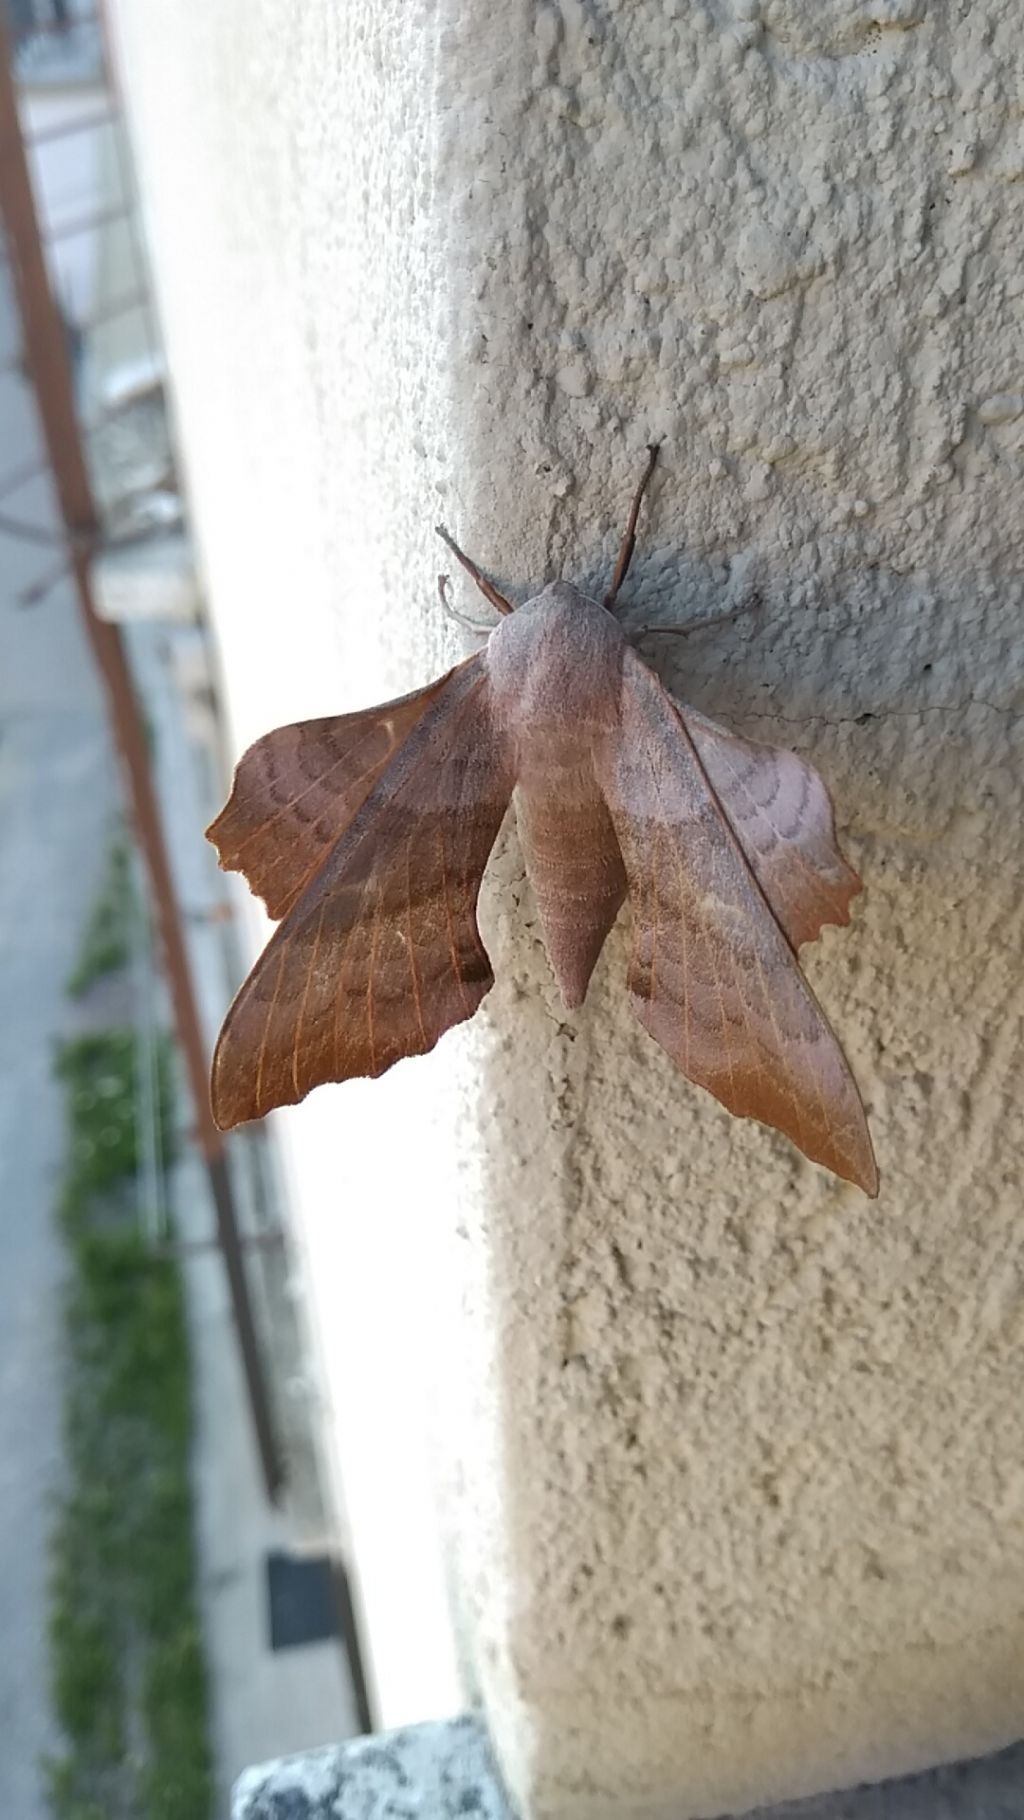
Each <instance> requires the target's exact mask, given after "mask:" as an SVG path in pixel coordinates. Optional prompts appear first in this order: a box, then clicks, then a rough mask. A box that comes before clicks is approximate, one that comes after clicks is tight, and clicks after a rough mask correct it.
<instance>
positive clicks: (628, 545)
mask: <svg viewBox="0 0 1024 1820" xmlns="http://www.w3.org/2000/svg"><path fill="white" fill-rule="evenodd" d="M657 460H658V444H657V443H656V442H650V443H648V445H647V466H646V467H645V469H644V471H643V473H642V474H641V476H640V485H639V486H638V487H637V490H636V492H635V493H634V495H633V504H632V505H631V506H630V508H629V517H628V518H627V520H626V529H625V530H624V531H623V533H622V542H621V544H620V545H619V559H618V561H617V563H616V564H615V573H614V575H613V576H612V585H611V587H610V588H609V589H608V592H607V594H606V595H605V597H604V605H605V606H606V607H607V608H608V609H609V611H610V610H611V608H612V607H613V606H614V605H615V599H616V595H617V594H618V592H619V589H620V588H621V586H622V584H623V582H624V581H625V579H626V576H627V574H628V573H629V565H630V562H631V560H632V557H633V551H634V549H635V548H636V522H637V519H638V518H639V516H640V506H641V504H642V502H643V497H644V494H645V493H646V491H647V483H648V481H649V480H650V478H651V475H652V474H653V473H654V468H655V464H656V462H657Z"/></svg>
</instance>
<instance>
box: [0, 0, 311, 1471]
mask: <svg viewBox="0 0 1024 1820" xmlns="http://www.w3.org/2000/svg"><path fill="white" fill-rule="evenodd" d="M0 211H2V214H3V220H4V225H5V228H6V231H7V240H8V247H9V250H10V256H11V265H12V269H13V274H14V280H15V286H16V292H17V298H18V308H19V311H20V315H21V324H22V333H23V335H24V338H25V356H26V361H27V365H28V369H29V372H30V373H31V375H32V379H33V383H34V385H35V389H36V397H37V400H38V405H39V414H40V417H41V419H42V426H43V435H44V439H45V442H46V448H47V452H48V455H49V460H50V466H51V469H52V471H53V477H54V481H55V483H56V487H57V495H58V499H59V501H60V511H61V516H62V518H63V520H64V525H65V528H66V530H67V532H68V554H69V567H70V570H71V573H72V576H73V578H74V582H75V588H76V591H77V594H78V603H79V608H80V611H81V615H82V621H83V624H84V626H85V631H86V634H87V636H88V639H89V643H90V645H91V647H92V652H93V656H94V657H95V660H96V663H97V666H98V668H99V671H100V675H101V677H102V679H103V683H104V687H105V689H106V694H107V705H108V709H109V713H110V720H111V725H112V728H113V732H114V738H115V740H116V743H117V747H118V751H119V753H120V755H121V760H122V765H123V769H124V773H125V778H126V781H127V785H128V792H129V797H130V800H131V805H132V815H133V820H134V824H135V831H136V834H137V837H138V840H139V844H140V846H141V848H142V852H143V855H144V857H145V861H146V866H147V870H148V872H149V879H150V886H151V889H152V893H153V903H154V907H155V911H156V920H157V926H158V929H159V932H160V939H161V945H162V947H163V953H164V961H165V965H166V969H167V979H168V984H169V986H170V992H171V1000H172V1004H173V1008H174V1021H175V1025H176V1028H177V1033H178V1041H179V1043H180V1045H181V1049H182V1053H183V1055H184V1058H185V1066H186V1069H187V1072H188V1077H189V1084H190V1087H191V1090H192V1098H193V1101H194V1104H195V1115H196V1131H197V1135H198V1139H199V1143H200V1146H201V1148H202V1152H203V1157H204V1159H205V1162H206V1167H207V1171H208V1174H209V1178H210V1186H211V1189H212V1191H213V1200H214V1206H215V1209H216V1218H217V1237H218V1240H219V1243H220V1247H221V1250H222V1252H223V1256H224V1264H225V1268H226V1270H227V1274H228V1283H229V1287H230V1291H231V1301H232V1306H233V1309H234V1315H235V1323H236V1326H237V1329H238V1338H239V1344H240V1346H241V1352H242V1363H243V1368H244V1371H245V1377H246V1384H247V1387H248V1392H249V1404H250V1408H251V1410H252V1417H253V1424H254V1427H255V1430H256V1439H257V1444H258V1447H259V1453H260V1461H261V1464H262V1468H263V1477H264V1481H265V1484H266V1488H267V1493H268V1495H269V1496H270V1497H271V1498H274V1497H275V1496H276V1494H277V1492H278V1491H279V1489H280V1487H281V1484H282V1478H283V1474H282V1467H281V1462H280V1459H279V1456H278V1451H277V1446H276V1442H275V1437H274V1429H273V1423H272V1420H271V1413H270V1402H269V1398H268V1395H267V1387H266V1381H265V1379H264V1375H263V1366H262V1361H261V1358H260V1354H259V1347H258V1343H257V1339H256V1327H255V1323H254V1320H253V1312H252V1303H251V1300H250V1296H249V1286H248V1283H247V1281H246V1276H245V1265H244V1261H243V1257H242V1250H241V1245H240V1243H239V1232H238V1221H237V1218H236V1213H235V1204H234V1196H233V1194H232V1190H231V1181H230V1177H229V1174H228V1169H227V1159H226V1155H225V1149H224V1139H223V1137H222V1135H221V1133H220V1132H219V1131H218V1130H217V1127H216V1125H215V1124H214V1122H213V1114H212V1113H211V1111H210V1100H209V1091H208V1086H207V1081H208V1071H207V1055H206V1045H205V1042H204V1039H203V1032H202V1026H201V1024H200V1020H199V1014H198V1010H197V1007H196V1001H195V995H194V993H193V990H192V978H191V972H190V969H189V962H188V952H187V949H186V946H185V940H184V937H183V934H182V928H181V921H180V917H179V913H178V906H177V901H176V896H175V890H174V881H173V877H172V874H171V868H170V863H169V860H168V856H167V848H166V844H165V841H164V834H163V826H162V822H161V818H160V809H159V804H158V802H157V797H156V792H155V789H154V787H153V779H152V774H151V772H150V765H149V753H148V750H147V744H146V734H145V728H144V724H143V721H142V717H141V715H140V712H139V707H138V702H137V700H136V696H135V689H134V685H133V683H132V677H131V671H130V669H129V665H128V659H127V655H126V652H125V648H124V642H123V640H122V637H121V632H120V628H119V627H117V626H115V625H112V624H110V623H108V622H107V621H105V620H102V619H100V617H99V615H98V614H97V612H96V608H95V603H94V600H93V596H92V583H91V576H90V547H91V546H92V545H93V544H94V543H95V542H97V541H98V539H99V535H100V524H99V519H98V516H97V512H96V507H95V503H94V500H93V495H92V487H91V484H90V481H89V474H88V469H87V467H86V463H85V455H84V452H83V449H82V443H81V438H80V436H79V433H78V421H77V417H76V413H75V402H74V390H73V386H72V380H71V370H70V367H69V364H68V358H67V352H66V347H65V341H64V332H63V328H62V325H61V320H60V315H59V312H58V310H57V305H56V301H55V299H54V296H53V292H52V290H51V288H50V280H49V275H48V272H47V267H46V260H45V256H44V252H43V243H42V239H41V236H40V231H39V220H38V216H37V213H36V207H35V199H34V197H33V193H32V183H31V178H30V176H29V169H28V162H27V159H26V157H25V146H24V141H23V137H22V132H21V125H20V121H19V119H18V106H17V96H16V94H15V89H14V82H13V78H12V75H11V59H10V46H9V42H8V37H7V30H6V26H5V24H4V20H3V17H2V15H0Z"/></svg>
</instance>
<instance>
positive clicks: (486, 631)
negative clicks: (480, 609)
mask: <svg viewBox="0 0 1024 1820" xmlns="http://www.w3.org/2000/svg"><path fill="white" fill-rule="evenodd" d="M450 587H451V576H450V575H439V576H438V578H437V591H438V594H439V595H440V597H441V605H442V607H443V608H444V610H445V612H446V613H447V615H448V618H449V619H454V620H455V621H456V623H457V624H458V625H460V626H465V628H466V630H467V631H468V632H476V633H477V634H478V636H479V637H481V638H484V637H489V636H490V634H491V633H492V632H493V631H494V627H493V626H492V625H486V624H483V623H482V622H481V621H480V620H479V619H470V617H469V614H468V613H460V612H459V609H458V607H456V606H453V605H452V603H451V601H450V600H449V598H448V589H449V588H450Z"/></svg>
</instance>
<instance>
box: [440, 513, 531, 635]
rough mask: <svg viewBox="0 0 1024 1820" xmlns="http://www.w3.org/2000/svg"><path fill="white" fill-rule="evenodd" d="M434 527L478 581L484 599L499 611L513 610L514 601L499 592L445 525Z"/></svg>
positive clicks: (467, 570) (442, 540) (453, 553)
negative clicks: (450, 535) (449, 533)
mask: <svg viewBox="0 0 1024 1820" xmlns="http://www.w3.org/2000/svg"><path fill="white" fill-rule="evenodd" d="M434 529H435V531H436V532H437V535H438V536H439V538H440V539H441V542H442V543H446V544H447V545H448V548H449V550H450V551H451V553H452V555H453V556H454V557H455V558H456V559H457V561H459V562H461V564H462V566H463V568H464V569H465V571H466V573H467V575H471V576H472V577H473V580H474V581H475V582H476V585H477V587H478V588H479V589H480V592H481V594H482V595H483V597H484V599H485V600H489V601H490V603H491V606H492V607H494V608H495V609H496V611H497V612H499V613H511V612H513V611H514V608H513V606H512V602H511V601H510V600H506V599H505V596H504V594H499V593H498V590H497V588H496V587H495V585H494V583H493V581H488V579H487V577H486V575H485V574H484V573H483V570H482V569H478V568H477V566H476V563H475V562H474V561H473V558H472V557H471V556H467V555H466V552H465V551H464V550H460V549H459V546H458V544H457V543H456V541H455V539H454V537H449V535H448V533H447V531H446V530H445V528H444V525H435V526H434Z"/></svg>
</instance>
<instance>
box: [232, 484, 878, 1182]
mask: <svg viewBox="0 0 1024 1820" xmlns="http://www.w3.org/2000/svg"><path fill="white" fill-rule="evenodd" d="M656 454H657V451H656V450H654V449H652V450H651V451H650V459H649V461H648V464H647V469H646V471H645V473H644V476H643V479H642V481H641V483H640V486H639V488H638V489H637V493H636V496H635V498H634V500H633V505H632V510H631V512H630V516H629V522H628V524H627V528H626V533H625V536H624V538H623V541H622V548H621V549H620V552H619V559H618V563H617V564H616V569H615V574H614V577H613V580H612V584H611V587H610V588H609V590H608V593H607V595H606V596H605V599H604V603H603V605H602V604H600V603H599V602H598V601H596V600H590V599H588V598H587V596H586V595H584V594H581V593H580V592H579V590H578V589H577V588H574V587H572V586H570V585H569V584H568V583H567V582H562V581H556V582H552V583H551V584H550V585H549V586H548V587H546V588H544V589H543V590H542V592H541V593H540V594H538V595H536V596H535V597H534V599H532V600H528V601H526V602H524V604H523V605H522V606H519V607H516V608H515V609H514V610H513V608H512V605H511V603H510V602H509V601H507V600H506V599H505V598H504V596H503V595H501V594H499V593H498V591H497V589H496V588H495V587H494V586H493V584H492V583H491V582H489V581H488V580H487V579H486V578H485V577H484V576H483V575H482V574H481V573H480V571H479V570H478V569H477V567H476V565H475V564H474V563H472V562H471V561H470V560H469V558H468V557H466V556H464V555H463V553H462V551H461V550H459V549H458V547H457V545H455V544H454V543H453V542H452V540H451V539H450V538H449V537H448V535H447V533H446V532H444V531H441V533H440V534H441V536H442V537H444V539H445V541H446V542H447V543H448V545H449V547H450V549H451V550H452V551H453V553H454V555H455V556H457V557H458V559H459V561H460V562H461V563H462V564H463V565H464V567H465V568H466V569H467V570H468V571H469V573H470V574H471V575H472V576H473V578H474V580H475V581H476V582H477V585H478V586H479V587H480V588H481V590H482V592H483V593H484V594H485V595H486V597H487V599H488V600H489V601H490V602H491V604H492V605H493V606H494V607H495V608H497V610H498V612H499V613H500V614H501V618H500V619H499V621H498V624H497V625H496V627H495V628H494V630H493V631H492V632H491V634H490V637H489V638H488V642H487V645H486V647H485V649H484V650H482V651H480V652H479V653H478V654H477V655H476V656H474V657H470V658H467V659H466V661H465V662H464V663H461V664H457V665H456V667H455V668H454V669H453V670H449V671H448V673H447V675H445V676H442V677H440V678H439V680H438V681H437V682H433V683H430V684H429V685H428V687H427V688H425V689H418V690H416V691H415V692H414V693H413V694H412V695H405V696H402V697H401V698H400V699H399V700H398V701H392V702H387V703H385V704H384V705H383V706H382V707H377V708H367V709H364V710H363V711H362V712H361V713H357V714H342V715H339V716H337V717H336V718H331V719H326V720H309V721H302V722H299V723H298V724H297V725H294V726H289V727H279V728H278V729H277V730H276V732H273V733H268V734H267V735H266V736H265V737H264V738H263V739H260V740H257V742H256V744H255V745H254V746H251V747H250V749H249V751H248V752H247V753H246V754H245V756H244V757H243V759H242V760H241V762H240V764H239V766H238V770H237V772H236V775H235V782H234V788H233V789H232V792H231V796H230V799H229V801H228V803H227V806H226V807H225V809H224V810H223V811H222V813H221V814H220V815H219V816H218V817H217V820H216V821H215V822H214V823H213V825H212V827H211V828H210V829H209V831H208V832H209V837H210V839H211V840H212V841H213V842H214V844H215V845H216V847H217V850H218V853H219V856H220V863H221V865H222V866H224V867H225V868H228V869H234V870H237V871H239V872H242V873H244V874H245V877H246V878H247V880H248V882H249V885H250V886H251V888H252V890H253V891H254V892H256V893H257V894H258V895H259V896H260V897H262V898H263V900H264V902H265V903H266V906H267V909H268V911H269V913H270V915H271V916H272V917H274V918H275V919H282V920H281V926H280V928H279V929H278V930H276V932H275V934H274V936H273V938H272V940H271V941H270V943H269V944H268V946H267V948H266V950H265V952H264V953H263V955H262V957H261V958H260V960H259V961H257V963H256V966H255V967H254V968H253V971H252V972H251V974H250V975H249V978H248V979H247V980H246V982H245V984H244V985H243V986H242V988H241V991H240V992H239V994H238V996H237V998H236V999H235V1002H234V1004H233V1005H232V1007H231V1009H230V1011H229V1012H228V1015H227V1018H226V1020H225V1023H224V1028H223V1030H222V1031H221V1034H220V1039H219V1041H218V1044H217V1050H216V1054H215V1056H214V1061H213V1081H212V1098H213V1111H214V1116H215V1118H216V1120H217V1123H218V1125H219V1126H220V1127H221V1128H222V1129H227V1128H228V1127H229V1126H232V1125H238V1124H240V1123H242V1122H243V1121H244V1120H246V1119H255V1118H260V1117H262V1115H263V1114H264V1113H266V1112H269V1111H270V1110H271V1108H272V1107H275V1106H286V1105H291V1104H293V1103H294V1102H295V1101H297V1100H301V1099H303V1098H304V1096H305V1095H306V1094H307V1093H309V1092H310V1090H311V1088H313V1087H316V1086H319V1085H320V1084H321V1083H322V1082H324V1081H344V1080H350V1079H352V1078H353V1077H354V1076H357V1075H379V1074H383V1073H384V1071H385V1069H387V1068H390V1067H391V1065H392V1063H394V1062H397V1061H398V1060H400V1058H401V1057H402V1056H407V1055H420V1054H423V1053H424V1051H426V1050H428V1049H431V1048H433V1046H434V1044H435V1043H436V1042H437V1039H438V1037H439V1036H441V1035H442V1033H443V1032H444V1031H445V1030H448V1029H449V1028H450V1027H451V1026H452V1025H453V1024H458V1023H460V1022H461V1021H462V1020H463V1019H464V1018H468V1017H472V1015H473V1013H474V1011H475V1010H476V1008H477V1006H478V1005H479V1003H480V1001H481V999H482V998H483V997H484V995H485V993H486V992H487V991H488V990H489V989H490V987H491V985H492V984H493V982H494V975H493V973H492V971H491V965H490V961H489V960H488V957H487V953H486V951H485V949H484V946H483V943H482V941H481V939H480V931H479V928H478V926H477V915H476V906H477V896H478V893H479V890H480V881H481V878H482V875H483V871H484V867H485V866H486V864H487V859H488V856H489V854H490V851H491V848H492V847H493V845H494V842H495V839H496V837H497V834H498V830H499V828H500V826H501V823H502V820H503V818H504V815H505V812H506V810H507V809H508V806H509V802H510V800H511V798H512V795H513V792H514V793H515V798H516V817H517V821H518V825H519V834H520V839H521V842H522V848H523V853H524V857H525V860H526V867H527V871H528V873H529V876H530V880H531V883H532V886H533V891H534V895H535V898H536V902H537V909H538V913H539V916H540V921H541V926H542V929H543V932H544V939H545V943H546V946H547V951H548V955H549V957H550V961H551V966H552V968H553V970H554V973H555V977H556V979H557V981H558V984H559V987H560V988H561V993H562V998H563V999H564V1001H565V1004H566V1006H567V1008H568V1009H569V1010H573V1009H575V1007H577V1006H578V1005H581V1004H582V1002H583V999H584V996H585V994H586V990H587V986H588V984H589V981H590V976H591V973H592V971H593V968H594V965H595V962H596V961H597V957H598V955H599V954H600V952H601V948H602V945H603V943H604V939H605V937H606V935H607V934H608V931H609V930H610V928H611V926H612V924H613V922H614V921H615V918H616V916H617V914H618V912H619V909H620V908H621V906H622V903H623V901H624V900H625V898H626V897H627V896H628V898H629V900H630V908H631V911H632V951H631V955H630V961H629V974H628V988H629V998H630V1003H631V1005H632V1007H633V1010H634V1011H635V1012H636V1015H637V1017H638V1018H639V1019H640V1021H641V1023H642V1024H643V1025H644V1026H645V1027H646V1028H647V1030H649V1031H650V1033H651V1035H652V1036H653V1037H654V1039H655V1041H656V1042H658V1043H660V1045H661V1047H662V1048H663V1049H664V1050H665V1051H666V1053H667V1054H668V1055H669V1056H671V1058H672V1060H673V1061H674V1062H675V1063H676V1065H677V1067H679V1068H680V1069H681V1071H682V1073H683V1074H684V1075H686V1077H687V1079H688V1080H691V1081H693V1082H695V1083H696V1085H697V1086H700V1087H706V1088H707V1089H708V1091H709V1092H710V1093H713V1094H714V1095H715V1096H716V1098H717V1099H719V1100H720V1101H721V1102H722V1104H723V1105H724V1106H726V1107H728V1109H729V1111H730V1112H733V1113H736V1114H738V1115H739V1116H740V1117H743V1118H754V1119H760V1120H761V1121H762V1122H763V1123H764V1124H766V1125H774V1126H776V1127H777V1129H778V1130H780V1131H782V1132H785V1134H786V1136H787V1137H789V1138H790V1139H792V1141H793V1143H794V1144H796V1145H797V1146H798V1147H799V1148H800V1149H801V1150H802V1151H803V1152H804V1154H805V1155H806V1156H808V1157H810V1158H811V1160H812V1161H813V1162H816V1163H822V1164H824V1166H825V1167H826V1168H827V1169H831V1170H833V1171H834V1173H835V1174H836V1175H839V1176H842V1177H844V1178H845V1179H846V1180H847V1181H851V1182H856V1183H857V1184H858V1185H859V1186H860V1187H861V1188H863V1190H864V1192H865V1193H866V1194H869V1195H874V1194H877V1192H878V1171H877V1168H876V1166H875V1159H874V1155H873V1152H872V1148H871V1139H870V1136H869V1134H868V1128H867V1123H866V1120H865V1117H864V1109H863V1107H862V1105H861V1101H860V1096H859V1094H858V1092H857V1087H856V1084H855V1082H854V1079H853V1076H852V1074H851V1072H850V1069H849V1066H848V1064H847V1061H846V1058H845V1056H844V1055H843V1052H842V1050H841V1049H840V1047H839V1044H838V1042H837V1041H836V1038H835V1036H834V1034H833V1032H832V1030H831V1029H830V1027H829V1025H828V1023H827V1021H826V1019H825V1016H824V1014H823V1012H822V1011H821V1008H820V1006H819V1005H818V1002H817V1000H816V999H815V997H814V994H813V993H812V991H811V989H810V987H809V986H808V984H807V982H806V980H805V979H804V977H803V974H802V973H801V971H800V968H799V966H798V965H797V961H796V951H797V950H798V949H799V948H800V946H801V945H802V944H803V943H804V942H808V941H813V940H814V939H815V938H816V936H817V935H818V934H819V933H820V930H821V927H822V924H823V923H847V922H848V921H849V904H850V900H851V898H852V897H853V896H854V894H855V893H856V892H857V891H859V890H860V888H861V884H860V880H859V878H858V877H857V874H856V873H855V872H854V871H852V870H851V868H850V867H849V866H848V865H847V864H846V861H845V860H844V859H843V857H842V855H841V853H840V852H839V850H838V848H837V846H836V841H835V831H834V825H833V816H832V806H831V803H830V801H829V796H828V792H827V790H826V789H825V786H824V784H823V783H822V782H821V779H820V778H819V777H818V775H817V773H816V772H815V771H813V770H812V769H811V767H810V766H809V765H807V764H805V763H804V761H803V759H801V758H798V757H797V756H796V755H795V754H794V753H792V752H786V751H777V750H773V749H772V748H771V747H768V746H761V745H754V744H752V743H751V741H749V740H746V739H740V738H739V737H738V736H737V735H735V734H733V733H728V732H726V730H725V729H724V728H722V727H719V726H717V725H716V724H715V722H714V721H710V720H707V719H706V718H705V717H704V715H702V714H698V713H697V712H696V711H695V710H694V709H693V708H687V707H682V706H680V705H679V704H677V703H676V702H675V701H673V699H672V697H671V696H670V695H669V694H668V693H667V691H666V690H665V688H664V687H663V686H662V684H661V683H660V682H659V680H658V678H657V676H656V675H655V674H654V672H653V671H652V670H651V669H649V668H648V666H647V664H646V663H644V661H643V659H642V658H641V657H640V656H639V654H638V653H637V651H636V650H635V649H634V648H633V646H632V644H631V643H630V641H629V639H628V638H627V637H626V636H625V634H624V633H623V631H622V630H621V628H620V627H619V625H618V624H617V622H616V620H615V619H614V618H613V616H612V613H611V608H612V606H613V605H614V602H615V598H616V595H617V594H618V591H619V588H620V586H621V584H622V582H623V580H624V578H625V575H626V571H627V569H628V567H629V561H630V557H631V555H632V552H633V545H634V540H635V532H636V522H637V517H638V514H639V510H640V502H641V499H642V497H643V492H644V488H645V486H646V484H647V481H648V480H649V478H650V475H651V472H652V470H653V468H654V463H655V459H656Z"/></svg>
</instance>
